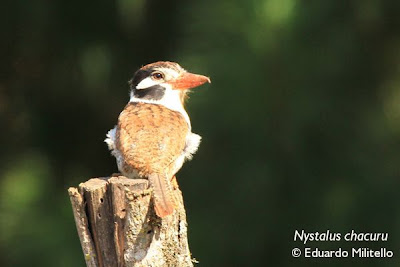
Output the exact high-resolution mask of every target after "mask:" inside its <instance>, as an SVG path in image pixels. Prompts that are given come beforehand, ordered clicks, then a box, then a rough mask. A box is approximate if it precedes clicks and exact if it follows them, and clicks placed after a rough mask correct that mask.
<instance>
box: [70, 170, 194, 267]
mask: <svg viewBox="0 0 400 267" xmlns="http://www.w3.org/2000/svg"><path fill="white" fill-rule="evenodd" d="M68 193H69V196H70V199H71V204H72V209H73V213H74V218H75V223H76V227H77V230H78V235H79V239H80V242H81V246H82V250H83V253H84V257H85V261H86V265H87V266H88V267H103V266H104V267H114V266H116V267H130V266H132V267H133V266H134V267H145V266H146V267H149V266H152V267H159V266H193V262H192V259H191V255H190V251H189V246H188V241H187V222H186V213H185V208H184V205H183V199H182V192H181V191H180V190H179V188H175V189H174V194H176V199H177V200H178V207H177V209H176V211H175V212H174V213H173V214H172V215H170V216H167V217H165V218H163V219H161V218H159V217H158V216H157V215H156V214H155V212H154V208H153V203H152V202H153V201H152V198H151V191H150V190H149V189H148V181H147V180H145V179H128V178H126V177H123V176H118V177H111V178H110V177H108V178H94V179H90V180H88V181H87V182H85V183H81V184H80V185H79V188H74V187H71V188H69V189H68Z"/></svg>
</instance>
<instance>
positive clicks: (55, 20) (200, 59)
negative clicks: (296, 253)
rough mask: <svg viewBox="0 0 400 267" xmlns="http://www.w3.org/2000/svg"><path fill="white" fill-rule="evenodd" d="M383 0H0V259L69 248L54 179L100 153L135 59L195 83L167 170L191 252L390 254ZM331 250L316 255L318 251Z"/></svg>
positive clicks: (398, 93)
mask: <svg viewBox="0 0 400 267" xmlns="http://www.w3.org/2000/svg"><path fill="white" fill-rule="evenodd" d="M399 14H400V2H399V1H390V0H388V1H378V0H364V1H333V0H331V1H315V0H314V1H301V0H254V1H239V0H236V1H232V0H221V1H212V0H203V1H179V0H174V1H172V0H170V1H163V0H151V1H145V0H117V1H93V0H88V1H77V0H69V1H65V0H57V1H50V0H39V1H27V0H18V1H11V0H6V1H2V4H1V7H0V29H1V37H0V38H1V42H0V59H1V60H0V121H1V131H0V140H1V141H0V142H1V154H0V251H1V255H0V265H1V266H61V267H63V266H66V267H67V266H68V267H69V266H84V260H83V255H82V252H81V248H80V244H79V240H78V236H77V234H76V229H75V225H74V221H73V217H72V212H71V208H70V204H69V199H68V195H67V191H66V190H67V188H68V187H69V186H75V185H77V184H78V183H80V182H82V181H85V180H87V179H88V178H90V177H97V176H107V175H109V174H111V173H112V172H115V171H116V164H115V161H114V159H113V158H112V157H111V156H110V154H109V152H108V151H107V148H106V145H105V144H104V143H103V139H104V138H105V133H106V132H107V131H108V130H109V129H110V128H112V127H113V125H114V124H115V123H116V120H117V116H118V114H119V112H120V111H121V110H122V108H123V107H124V105H125V104H126V102H127V101H128V86H127V81H128V80H129V79H130V77H131V75H132V74H133V72H134V71H135V70H136V69H137V68H139V67H140V66H141V65H143V64H146V63H150V62H153V61H158V60H172V61H177V62H179V63H180V64H181V65H182V66H184V67H185V68H186V69H188V70H190V71H193V72H197V73H201V74H205V75H208V76H210V77H211V78H212V84H211V85H206V86H203V87H201V88H199V89H197V90H196V92H194V93H193V94H192V97H191V99H190V101H189V103H188V110H189V113H190V116H191V119H192V124H193V129H194V132H196V133H198V134H200V135H202V136H203V142H202V144H201V146H200V150H199V152H198V153H197V155H196V156H195V158H194V160H193V161H192V162H189V163H187V164H186V165H185V166H184V168H183V169H182V170H181V171H180V173H179V175H178V178H179V181H180V186H181V189H182V191H183V193H184V197H185V204H186V208H187V215H188V222H189V238H190V239H189V242H190V246H191V251H192V253H193V256H194V257H195V258H196V259H198V260H199V261H200V265H199V266H267V265H268V266H321V265H322V263H324V265H332V266H397V265H398V264H399V262H400V232H399V228H400V227H399V226H400V206H399V205H398V198H399V197H398V191H399V188H400V179H399V178H400V75H399V74H400V16H399ZM296 229H299V230H301V229H305V230H306V231H309V232H315V231H320V232H322V231H325V230H327V229H330V230H331V231H333V232H340V233H346V232H347V231H351V230H352V229H354V230H356V231H358V232H387V233H388V234H389V241H388V242H376V243H357V242H354V243H347V244H346V243H345V242H312V243H308V244H307V245H308V246H311V247H319V248H327V249H337V248H338V247H343V248H346V247H347V248H349V247H358V246H367V247H371V248H374V247H377V248H379V247H386V248H387V249H391V250H393V251H394V259H372V260H366V259H361V260H360V259H339V260H338V259H337V260H328V259H324V260H316V259H304V258H300V259H293V258H292V257H291V250H292V248H294V247H300V248H303V247H304V245H302V243H300V242H294V241H293V236H294V230H296ZM329 263H331V264H329Z"/></svg>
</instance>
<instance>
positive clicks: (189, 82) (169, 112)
mask: <svg viewBox="0 0 400 267" xmlns="http://www.w3.org/2000/svg"><path fill="white" fill-rule="evenodd" d="M207 82H208V83H210V82H211V80H210V78H209V77H207V76H204V75H199V74H193V73H190V72H188V71H186V70H185V69H184V68H182V67H181V66H180V65H179V64H178V63H175V62H170V61H158V62H155V63H151V64H147V65H145V66H143V67H142V68H140V69H139V70H138V71H136V72H135V73H134V75H133V78H132V79H131V80H130V81H129V85H130V99H129V102H128V104H127V105H126V106H125V108H124V109H123V111H122V112H121V113H120V115H119V117H118V123H117V125H115V127H114V128H113V129H111V130H110V131H108V133H107V134H106V139H105V140H104V141H105V142H106V143H107V146H108V149H109V150H110V151H111V154H112V155H113V156H114V157H115V158H116V161H117V166H118V169H119V171H120V172H121V174H122V175H124V176H126V177H128V178H132V179H136V178H147V179H148V180H149V184H150V187H151V188H152V197H153V200H154V209H155V212H156V214H157V216H159V217H161V218H164V217H165V216H168V215H170V214H172V213H173V212H174V210H175V209H176V206H177V202H176V200H175V198H174V194H173V186H172V179H173V178H174V177H175V174H176V173H177V172H178V171H179V169H180V168H181V167H182V165H183V163H184V162H185V161H186V160H190V159H192V157H193V155H194V154H195V153H196V151H197V149H198V147H199V144H200V141H201V136H200V135H198V134H195V133H192V127H191V122H190V118H189V115H188V113H187V112H186V110H185V106H184V104H185V100H186V99H187V93H188V92H189V90H190V89H192V88H195V87H198V86H200V85H202V84H204V83H207Z"/></svg>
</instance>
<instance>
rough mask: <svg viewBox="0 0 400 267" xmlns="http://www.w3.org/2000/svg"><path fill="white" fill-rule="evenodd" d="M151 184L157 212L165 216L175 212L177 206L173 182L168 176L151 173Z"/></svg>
mask: <svg viewBox="0 0 400 267" xmlns="http://www.w3.org/2000/svg"><path fill="white" fill-rule="evenodd" d="M149 181H150V185H151V187H152V188H153V198H154V209H155V210H156V214H157V215H158V216H159V217H161V218H163V217H165V216H167V215H170V214H171V213H172V212H174V209H175V207H176V203H175V199H174V196H173V191H172V187H171V183H170V182H169V181H168V178H167V176H165V175H160V174H157V173H153V174H150V175H149Z"/></svg>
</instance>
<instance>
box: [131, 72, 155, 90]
mask: <svg viewBox="0 0 400 267" xmlns="http://www.w3.org/2000/svg"><path fill="white" fill-rule="evenodd" d="M150 74H151V72H150V71H147V70H138V71H137V72H136V73H135V75H133V78H132V80H131V81H130V84H131V87H132V88H136V86H137V85H138V84H139V83H140V82H141V81H143V80H144V79H146V78H147V77H149V76H150Z"/></svg>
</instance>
